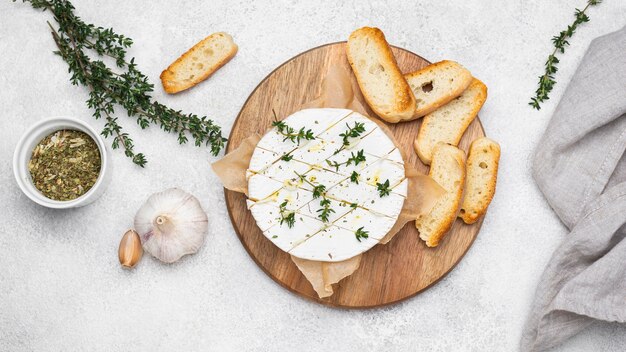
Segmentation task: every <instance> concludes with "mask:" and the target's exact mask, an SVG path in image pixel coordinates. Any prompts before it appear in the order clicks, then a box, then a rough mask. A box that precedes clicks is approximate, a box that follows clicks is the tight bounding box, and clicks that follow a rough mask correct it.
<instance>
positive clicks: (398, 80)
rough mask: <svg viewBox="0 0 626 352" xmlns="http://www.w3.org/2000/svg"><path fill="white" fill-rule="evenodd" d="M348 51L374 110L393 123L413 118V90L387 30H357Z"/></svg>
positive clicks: (363, 89)
mask: <svg viewBox="0 0 626 352" xmlns="http://www.w3.org/2000/svg"><path fill="white" fill-rule="evenodd" d="M346 50H347V55H348V61H349V62H350V66H352V70H353V71H354V74H355V75H356V79H357V82H358V83H359V87H360V88H361V91H362V92H363V96H364V97H365V100H366V101H367V104H368V105H369V106H370V107H371V108H372V110H374V112H375V113H376V114H378V116H380V117H381V118H382V119H384V120H385V121H387V122H391V123H396V122H399V121H404V120H411V119H413V116H414V115H415V98H414V97H413V92H411V88H410V87H409V84H408V83H407V82H406V80H405V79H404V76H403V75H402V72H401V71H400V69H399V68H398V64H397V63H396V59H395V57H394V56H393V53H392V52H391V48H390V47H389V44H387V40H385V35H384V34H383V32H382V31H381V30H380V29H378V28H371V27H363V28H360V29H357V30H356V31H354V32H352V34H350V37H349V38H348V45H347V46H346Z"/></svg>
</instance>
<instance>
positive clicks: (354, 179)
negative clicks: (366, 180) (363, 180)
mask: <svg viewBox="0 0 626 352" xmlns="http://www.w3.org/2000/svg"><path fill="white" fill-rule="evenodd" d="M350 181H352V182H354V183H356V184H357V185H358V184H359V174H358V173H357V172H356V171H352V174H351V175H350Z"/></svg>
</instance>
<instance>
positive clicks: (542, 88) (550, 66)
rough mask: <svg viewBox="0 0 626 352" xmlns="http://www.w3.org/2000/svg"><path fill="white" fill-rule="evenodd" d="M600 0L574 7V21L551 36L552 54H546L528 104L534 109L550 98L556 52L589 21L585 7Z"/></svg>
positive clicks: (556, 69)
mask: <svg viewBox="0 0 626 352" xmlns="http://www.w3.org/2000/svg"><path fill="white" fill-rule="evenodd" d="M601 2H602V0H587V5H586V6H585V7H584V8H583V9H582V10H579V9H576V12H575V13H574V16H575V17H576V18H575V20H574V22H573V23H572V24H571V25H569V26H567V29H566V30H563V31H561V32H560V33H559V35H557V36H554V37H552V43H553V44H554V50H553V51H552V54H550V55H549V56H548V60H546V63H545V73H544V74H543V75H542V76H539V87H538V88H537V90H536V91H535V96H534V97H532V98H530V102H529V103H528V105H530V106H532V107H533V108H534V109H537V110H540V109H541V103H543V102H544V101H546V100H549V99H550V98H549V94H550V92H551V91H552V88H554V85H555V84H556V81H555V79H554V74H556V72H557V71H558V68H557V66H556V65H557V64H558V63H559V59H558V58H557V56H556V55H557V53H559V52H560V53H561V54H564V53H565V47H566V46H568V45H569V42H568V41H567V39H569V38H571V37H572V36H573V35H574V33H575V31H576V29H577V28H578V26H579V25H581V24H583V23H585V22H589V16H587V14H586V11H587V9H589V7H591V6H595V5H598V4H600V3H601Z"/></svg>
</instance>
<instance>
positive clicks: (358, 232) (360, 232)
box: [354, 227, 369, 242]
mask: <svg viewBox="0 0 626 352" xmlns="http://www.w3.org/2000/svg"><path fill="white" fill-rule="evenodd" d="M354 235H355V236H356V239H357V240H359V242H361V238H368V237H369V232H367V231H365V230H363V227H359V228H358V229H357V230H356V232H355V233H354Z"/></svg>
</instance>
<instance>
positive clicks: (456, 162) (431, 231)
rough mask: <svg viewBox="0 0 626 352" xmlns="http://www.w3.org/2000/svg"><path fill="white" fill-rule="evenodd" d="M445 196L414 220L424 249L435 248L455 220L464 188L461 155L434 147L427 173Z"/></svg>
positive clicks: (442, 146) (445, 147) (451, 148)
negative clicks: (443, 191)
mask: <svg viewBox="0 0 626 352" xmlns="http://www.w3.org/2000/svg"><path fill="white" fill-rule="evenodd" d="M428 174H429V175H430V177H432V178H433V180H435V181H436V182H437V183H439V185H440V186H441V187H443V189H445V191H446V193H445V194H444V195H443V196H442V197H441V199H440V200H439V201H438V202H437V204H435V206H434V207H433V208H432V209H431V211H430V213H428V215H423V216H421V217H420V218H418V219H416V220H415V227H417V229H418V230H419V233H420V238H421V239H422V240H424V241H425V242H426V245H427V246H428V247H436V246H437V245H439V241H441V239H442V238H443V236H445V234H446V233H447V232H448V230H450V228H451V227H452V224H453V223H454V220H455V219H456V216H457V212H458V210H459V205H460V204H461V197H462V196H463V185H464V184H465V153H464V152H463V151H462V150H461V149H459V148H457V147H454V146H451V145H448V144H445V143H438V144H437V145H436V146H435V149H434V152H433V163H432V165H431V166H430V171H429V172H428Z"/></svg>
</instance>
